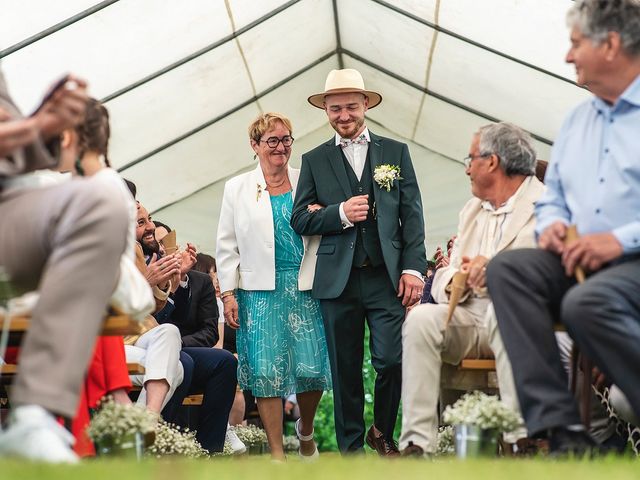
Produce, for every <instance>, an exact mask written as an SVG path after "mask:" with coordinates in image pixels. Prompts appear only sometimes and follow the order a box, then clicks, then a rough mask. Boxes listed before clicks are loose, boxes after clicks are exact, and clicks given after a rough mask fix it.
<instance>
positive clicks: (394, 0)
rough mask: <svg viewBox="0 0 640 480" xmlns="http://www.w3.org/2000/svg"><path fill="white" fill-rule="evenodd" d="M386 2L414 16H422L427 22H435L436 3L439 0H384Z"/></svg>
mask: <svg viewBox="0 0 640 480" xmlns="http://www.w3.org/2000/svg"><path fill="white" fill-rule="evenodd" d="M386 1H387V3H388V4H390V5H393V6H394V7H396V8H399V9H400V10H404V11H405V12H409V13H411V14H412V15H415V16H416V17H419V18H422V19H423V20H426V21H427V22H431V23H435V21H436V16H435V15H436V5H437V4H438V3H440V0H386Z"/></svg>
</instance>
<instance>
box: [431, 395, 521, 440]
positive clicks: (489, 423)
mask: <svg viewBox="0 0 640 480" xmlns="http://www.w3.org/2000/svg"><path fill="white" fill-rule="evenodd" d="M442 418H443V420H444V422H445V423H448V424H450V425H456V424H467V425H476V426H478V427H480V428H482V429H486V430H488V429H496V430H498V431H500V432H511V431H513V430H515V429H516V428H517V427H518V425H520V424H521V422H522V420H521V418H520V416H519V415H518V414H517V413H516V412H514V411H513V410H511V409H510V408H509V407H507V406H506V405H505V404H504V403H502V402H501V401H500V400H499V399H498V397H496V396H495V395H487V394H486V393H483V392H478V391H475V392H471V393H467V394H465V395H463V396H462V397H461V398H459V399H458V401H456V402H455V403H454V404H453V405H449V406H447V408H446V409H445V411H444V413H443V415H442Z"/></svg>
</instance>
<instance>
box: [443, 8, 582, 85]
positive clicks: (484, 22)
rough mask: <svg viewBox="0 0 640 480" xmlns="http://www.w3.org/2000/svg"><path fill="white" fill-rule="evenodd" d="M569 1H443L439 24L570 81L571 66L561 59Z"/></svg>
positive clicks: (563, 52)
mask: <svg viewBox="0 0 640 480" xmlns="http://www.w3.org/2000/svg"><path fill="white" fill-rule="evenodd" d="M572 4H573V0H491V2H479V1H477V0H447V1H445V2H442V3H441V7H440V22H439V24H440V26H442V27H444V28H446V29H448V30H452V31H454V32H456V33H458V34H460V35H462V36H464V37H467V38H469V39H471V40H474V41H476V42H478V43H480V44H482V45H486V46H487V47H490V48H493V49H495V50H498V51H500V52H504V53H505V54H507V55H510V56H512V57H514V58H517V59H519V60H522V61H525V62H528V63H531V64H533V65H536V66H538V67H540V68H543V69H545V70H547V71H550V72H553V73H556V74H558V75H561V76H563V77H565V78H567V79H569V80H573V79H574V74H573V68H572V67H570V66H568V65H566V64H564V61H563V59H564V55H565V53H566V51H567V48H568V46H569V44H568V41H567V40H568V38H569V32H568V29H567V26H566V23H565V14H566V12H567V11H568V10H569V7H570V6H571V5H572ZM541 26H544V29H541V28H540V27H541Z"/></svg>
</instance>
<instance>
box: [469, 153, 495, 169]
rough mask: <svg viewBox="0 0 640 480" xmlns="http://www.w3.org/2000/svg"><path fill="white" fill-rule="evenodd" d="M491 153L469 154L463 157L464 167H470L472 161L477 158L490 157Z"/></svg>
mask: <svg viewBox="0 0 640 480" xmlns="http://www.w3.org/2000/svg"><path fill="white" fill-rule="evenodd" d="M490 155H491V154H490V153H479V154H478V155H467V156H466V157H464V158H463V159H462V163H464V168H469V167H470V166H471V162H472V161H473V160H475V159H476V158H484V157H489V156H490Z"/></svg>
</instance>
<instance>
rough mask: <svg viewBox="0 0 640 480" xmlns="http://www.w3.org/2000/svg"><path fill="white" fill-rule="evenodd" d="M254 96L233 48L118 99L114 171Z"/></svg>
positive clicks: (225, 47)
mask: <svg viewBox="0 0 640 480" xmlns="http://www.w3.org/2000/svg"><path fill="white" fill-rule="evenodd" d="M167 92H171V94H170V95H169V94H167ZM252 96H253V91H252V89H251V84H250V83H249V79H248V77H247V75H246V71H245V69H244V64H243V63H242V58H241V57H240V55H239V53H238V48H237V46H236V44H235V42H229V43H226V44H224V45H222V46H220V47H219V48H216V49H215V50H213V51H211V52H208V53H207V54H205V55H203V56H201V57H199V58H197V59H196V60H193V61H191V62H189V63H187V64H185V65H182V66H180V67H178V68H176V69H174V70H172V71H170V72H168V73H166V74H165V75H162V76H160V77H157V78H155V79H154V80H152V81H150V82H148V83H146V84H145V85H144V86H143V87H140V88H136V89H135V90H132V91H130V92H128V93H126V94H125V95H122V96H120V97H117V98H115V99H114V100H112V101H110V102H108V103H107V106H108V108H109V110H110V111H111V116H112V122H111V123H112V126H113V129H112V138H113V142H112V151H113V158H114V166H115V167H116V168H118V167H121V166H123V165H126V164H128V163H129V162H131V161H133V160H135V159H137V158H139V157H140V156H142V155H145V154H147V153H148V152H150V151H152V150H154V149H155V148H158V147H159V146H161V145H163V144H165V143H167V142H169V141H171V140H173V139H175V138H177V137H178V136H180V135H182V134H185V133H186V132H188V131H189V130H191V129H193V128H196V127H198V126H200V125H202V124H203V123H205V122H207V121H210V120H212V119H214V118H215V117H217V116H219V115H222V114H223V113H224V112H226V111H228V110H230V109H232V108H235V107H237V106H238V105H239V104H240V103H241V102H243V101H246V100H247V99H250V98H251V97H252Z"/></svg>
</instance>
